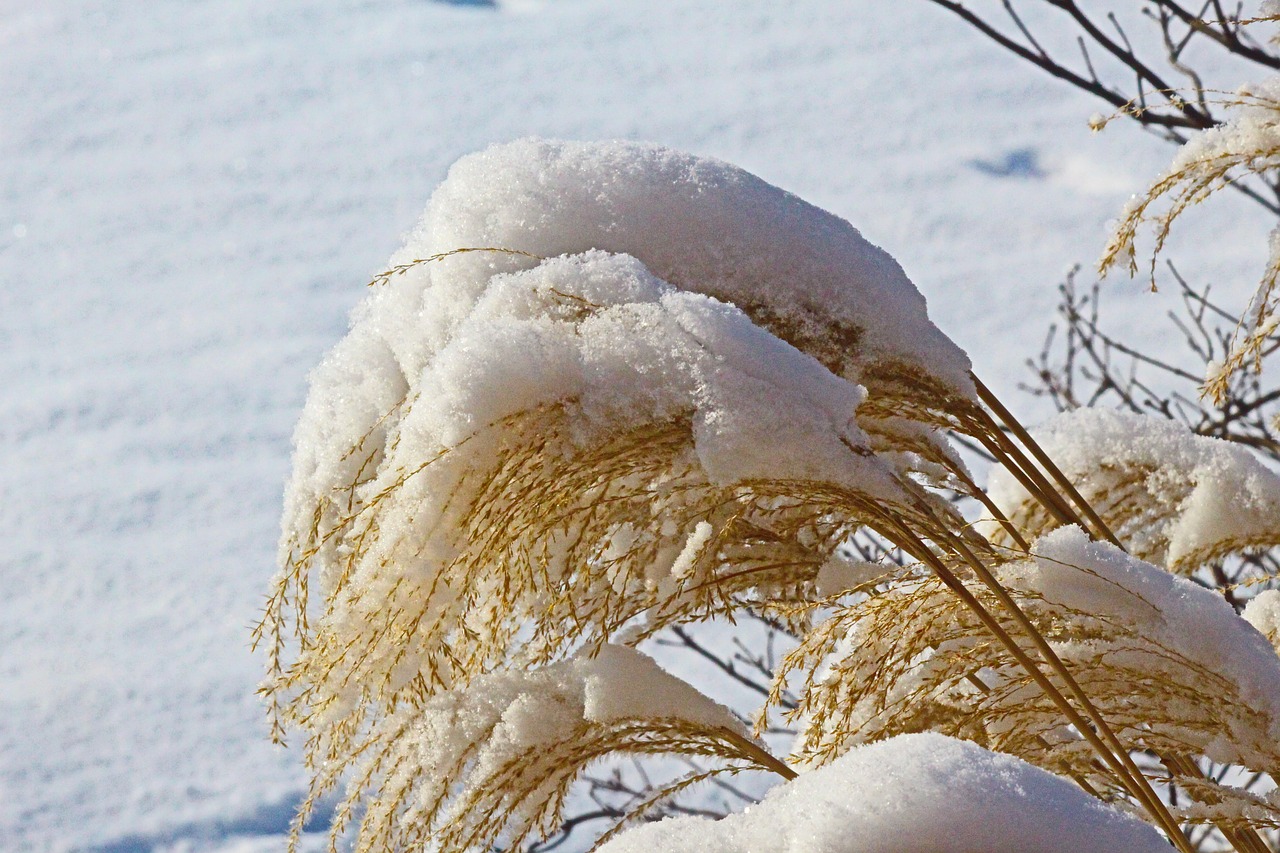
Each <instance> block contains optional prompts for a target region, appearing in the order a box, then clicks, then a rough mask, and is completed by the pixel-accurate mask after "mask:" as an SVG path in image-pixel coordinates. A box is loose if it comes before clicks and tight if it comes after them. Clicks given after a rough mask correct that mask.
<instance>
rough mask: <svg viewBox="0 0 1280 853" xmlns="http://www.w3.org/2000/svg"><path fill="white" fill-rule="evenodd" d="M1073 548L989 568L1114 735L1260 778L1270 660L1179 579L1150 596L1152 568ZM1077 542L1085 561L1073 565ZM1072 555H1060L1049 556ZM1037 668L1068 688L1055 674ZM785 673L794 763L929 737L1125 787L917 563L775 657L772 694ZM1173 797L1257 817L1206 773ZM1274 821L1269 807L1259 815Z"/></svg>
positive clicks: (1208, 599)
mask: <svg viewBox="0 0 1280 853" xmlns="http://www.w3.org/2000/svg"><path fill="white" fill-rule="evenodd" d="M1070 533H1071V531H1064V532H1063V534H1064V535H1065V534H1070ZM1072 536H1075V537H1077V538H1076V539H1075V541H1074V542H1071V541H1070V540H1071V539H1072ZM1082 543H1083V537H1082V536H1080V535H1079V533H1078V531H1076V532H1075V533H1074V534H1072V535H1071V536H1066V538H1065V539H1064V538H1063V536H1059V537H1058V541H1056V542H1054V543H1045V544H1043V545H1039V546H1037V548H1038V549H1039V551H1040V552H1041V553H1040V554H1039V556H1037V558H1036V559H1035V560H1033V561H1015V562H1009V563H1006V564H1004V565H1002V566H1000V567H999V568H998V570H997V574H998V577H999V579H1000V581H1001V583H1002V584H1003V585H1004V587H1005V588H1006V589H1007V590H1009V592H1010V593H1011V594H1012V595H1013V596H1014V597H1015V599H1016V600H1017V602H1018V605H1019V607H1020V608H1021V609H1022V610H1023V611H1024V612H1025V613H1026V614H1027V615H1028V616H1029V617H1030V618H1031V620H1032V621H1033V623H1034V624H1035V626H1036V630H1037V631H1038V632H1039V633H1040V635H1041V636H1043V637H1044V638H1046V639H1047V640H1048V641H1049V642H1050V643H1051V644H1052V646H1053V648H1054V649H1055V651H1056V652H1057V654H1058V656H1059V657H1060V659H1061V660H1062V661H1063V662H1064V664H1065V665H1066V666H1067V668H1068V669H1069V670H1070V672H1071V674H1072V676H1073V677H1074V678H1075V679H1076V681H1077V682H1078V683H1079V685H1080V686H1081V687H1082V688H1083V689H1084V690H1085V691H1086V692H1087V693H1088V695H1089V697H1090V699H1091V700H1092V702H1093V703H1094V704H1095V705H1096V707H1097V708H1098V710H1099V711H1100V712H1101V713H1102V715H1103V716H1104V717H1105V718H1106V719H1107V721H1108V723H1109V724H1110V725H1111V726H1112V727H1113V729H1114V730H1115V732H1116V734H1117V735H1118V736H1119V737H1120V738H1121V739H1122V740H1124V741H1125V742H1126V743H1129V744H1130V745H1131V746H1132V747H1134V748H1142V749H1147V750H1150V751H1152V752H1155V753H1156V754H1159V755H1210V756H1216V757H1217V758H1218V759H1219V760H1222V761H1227V762H1231V763H1235V764H1239V765H1242V766H1251V767H1253V768H1254V769H1258V770H1263V771H1267V772H1271V771H1273V770H1274V769H1275V768H1276V767H1277V764H1276V762H1277V760H1280V749H1277V747H1276V745H1275V742H1274V741H1271V740H1269V739H1268V738H1269V735H1266V734H1265V733H1266V732H1269V731H1272V730H1273V729H1274V728H1275V727H1276V725H1277V721H1278V720H1280V704H1278V703H1277V699H1278V698H1280V693H1276V690H1275V688H1276V687H1277V686H1280V666H1278V665H1277V664H1276V661H1275V656H1274V653H1272V652H1271V650H1270V649H1266V650H1265V652H1264V650H1262V649H1260V648H1258V647H1257V646H1258V644H1257V643H1256V640H1257V639H1259V638H1257V637H1256V636H1254V635H1251V634H1250V633H1249V632H1248V631H1247V629H1245V626H1243V625H1242V624H1240V620H1238V619H1236V618H1235V617H1234V614H1232V613H1230V608H1228V607H1227V606H1226V605H1225V603H1223V602H1221V601H1219V600H1217V599H1216V598H1215V597H1214V596H1213V595H1212V593H1209V592H1207V591H1204V590H1199V589H1198V588H1192V587H1191V586H1190V585H1189V584H1187V583H1186V582H1182V581H1179V582H1177V583H1178V584H1182V587H1181V588H1178V587H1177V584H1175V585H1174V586H1173V587H1170V588H1169V589H1170V592H1169V593H1164V594H1160V593H1159V589H1158V588H1159V581H1160V579H1161V577H1162V576H1163V577H1164V578H1168V576H1167V575H1163V573H1162V572H1160V570H1158V569H1156V568H1155V567H1149V566H1148V567H1145V568H1143V567H1141V566H1140V565H1139V564H1138V563H1137V561H1134V560H1132V558H1125V557H1123V555H1121V554H1120V553H1119V552H1117V551H1115V550H1114V549H1112V550H1111V552H1110V555H1109V556H1107V558H1106V559H1107V560H1108V561H1110V562H1109V563H1108V562H1105V561H1100V560H1099V559H1098V557H1099V554H1102V555H1105V554H1106V550H1105V546H1101V545H1096V544H1095V545H1092V546H1087V547H1085V549H1084V550H1083V551H1079V548H1080V546H1081V545H1082ZM1089 549H1094V550H1093V555H1094V559H1093V562H1092V563H1088V562H1085V561H1083V560H1081V559H1080V557H1081V556H1084V555H1087V554H1089V553H1090V550H1089ZM1097 549H1103V550H1102V551H1101V552H1099V551H1097ZM1072 552H1075V553H1074V556H1073V559H1074V560H1075V562H1067V561H1065V560H1062V559H1059V558H1057V557H1054V556H1053V555H1054V554H1059V555H1061V556H1065V555H1066V554H1071V553H1072ZM1120 568H1122V569H1123V570H1122V571H1120V570H1118V569H1120ZM957 571H958V572H959V571H962V568H961V567H957ZM1169 580H1172V579H1169ZM974 594H975V596H976V597H978V598H979V599H980V600H981V601H983V603H984V604H985V605H986V606H987V607H988V608H989V609H990V610H991V612H993V613H995V614H996V615H997V618H998V619H999V620H1000V622H1001V624H1002V625H1003V626H1004V628H1005V630H1006V631H1008V632H1009V633H1011V634H1014V635H1017V634H1018V632H1019V628H1018V626H1017V625H1016V624H1015V623H1014V621H1013V620H1012V619H1011V618H1010V617H1009V616H1008V614H1007V613H1006V612H1004V611H1002V609H1001V608H1000V607H999V606H998V605H997V603H996V602H995V601H994V599H993V596H992V595H991V594H990V593H988V592H986V591H984V590H982V589H980V588H979V589H976V590H975V593H974ZM1169 594H1175V595H1178V596H1188V597H1190V598H1192V599H1193V600H1194V601H1195V604H1194V606H1189V607H1186V608H1184V609H1183V611H1182V612H1181V613H1179V612H1178V611H1177V608H1172V607H1170V606H1169V604H1168V601H1166V600H1163V599H1164V598H1166V597H1167V596H1168V595H1169ZM1199 599H1203V600H1199ZM826 606H827V607H830V606H831V605H830V603H828V604H827V605H826ZM1211 625H1215V626H1216V627H1214V628H1211V627H1210V626H1211ZM1211 632H1213V633H1211ZM1206 635H1208V636H1211V637H1212V639H1206ZM1246 659H1247V660H1248V661H1249V662H1248V663H1244V661H1245V660H1246ZM1258 667H1261V669H1262V671H1261V672H1259V671H1258ZM1046 672H1047V674H1048V677H1049V679H1050V680H1052V681H1053V682H1054V683H1055V685H1057V687H1058V689H1059V690H1061V691H1062V692H1064V693H1066V692H1068V691H1069V688H1068V686H1067V685H1066V684H1064V683H1063V682H1062V681H1061V675H1060V674H1059V673H1058V672H1056V671H1053V670H1046ZM788 679H791V680H795V679H798V680H800V681H802V682H804V683H806V684H808V685H809V689H808V690H807V691H806V692H805V693H803V694H802V697H801V701H800V703H799V705H798V706H797V707H796V708H795V709H794V710H793V711H792V712H790V715H791V718H792V719H793V721H794V722H796V723H798V724H799V725H800V726H801V737H800V742H799V746H798V748H797V752H796V758H797V760H798V761H800V762H801V763H807V764H825V763H827V762H829V761H831V760H833V759H834V758H836V757H838V756H839V755H841V754H843V753H844V752H845V751H846V750H847V749H849V748H850V747H851V746H852V745H853V744H857V743H864V742H870V741H875V740H880V739H883V738H885V737H890V736H893V735H896V734H901V733H908V732H916V731H940V732H943V733H946V734H950V735H953V736H956V737H961V738H965V739H968V740H973V741H975V742H977V743H980V744H982V745H984V746H987V747H989V748H992V749H995V750H998V751H1001V752H1008V753H1011V754H1015V755H1018V756H1020V757H1022V758H1024V759H1025V760H1028V761H1031V762H1032V763H1036V764H1039V765H1040V766H1042V767H1045V768H1046V769H1049V770H1052V771H1053V772H1056V773H1059V774H1060V775H1064V776H1067V777H1069V778H1074V779H1077V780H1079V781H1081V782H1082V783H1084V784H1086V785H1088V787H1089V788H1091V789H1093V790H1096V791H1099V792H1107V793H1109V795H1110V796H1115V795H1117V794H1119V793H1120V792H1122V791H1124V790H1125V789H1126V787H1127V786H1126V784H1125V783H1124V782H1123V780H1121V779H1119V778H1117V775H1116V773H1115V772H1114V771H1112V770H1110V769H1109V768H1108V767H1106V766H1105V765H1102V764H1100V763H1099V761H1098V756H1097V754H1096V752H1095V750H1093V749H1092V748H1090V747H1089V746H1088V745H1087V744H1086V743H1085V742H1084V741H1083V740H1082V738H1081V735H1080V731H1079V729H1075V728H1072V727H1069V726H1065V725H1064V724H1063V717H1062V714H1061V711H1060V709H1059V707H1058V706H1057V704H1056V703H1055V702H1054V701H1052V699H1051V698H1050V696H1049V695H1048V694H1047V693H1046V692H1045V691H1043V690H1041V689H1040V688H1039V687H1038V686H1037V685H1036V684H1034V683H1033V682H1032V680H1031V679H1030V678H1029V677H1028V674H1027V672H1026V671H1025V669H1023V668H1022V667H1019V666H1017V665H1015V664H1014V663H1013V662H1012V661H1011V660H1010V657H1009V656H1008V654H1007V652H1006V650H1004V649H1003V648H1001V647H1000V645H999V644H998V643H996V642H994V641H993V638H992V637H991V633H990V631H989V630H987V628H986V626H985V625H984V624H983V623H982V622H981V621H980V620H979V619H977V618H976V617H975V614H974V613H973V611H972V610H971V609H970V608H968V607H965V606H964V604H963V603H962V602H961V600H960V599H959V598H957V597H956V596H955V595H954V594H953V592H952V591H951V590H950V589H948V588H947V586H946V585H945V584H944V583H942V582H941V581H940V580H939V579H938V578H936V577H930V576H927V575H922V574H921V573H920V572H919V570H915V571H912V572H909V573H904V574H903V575H901V576H899V577H897V578H894V579H892V580H891V581H890V582H888V583H886V584H883V585H881V586H880V588H878V589H876V590H873V591H871V592H870V593H869V594H867V597H866V598H865V599H863V600H856V599H855V600H853V601H851V602H850V603H848V604H846V605H843V606H836V607H835V608H834V612H833V613H832V615H831V616H830V617H829V618H828V619H827V620H826V621H823V622H820V623H819V624H818V625H817V626H816V627H815V628H814V630H813V631H812V632H811V633H810V634H809V635H808V636H806V637H805V638H804V639H803V640H802V641H801V643H800V645H799V646H798V647H797V649H796V650H795V651H793V652H792V653H791V654H790V655H789V656H788V658H787V659H786V661H785V665H784V670H783V672H782V673H781V674H780V677H779V680H778V682H777V684H778V686H779V688H780V686H781V685H782V684H784V683H786V682H787V680H788ZM1258 682H1263V683H1268V684H1270V685H1271V690H1272V692H1271V693H1270V694H1268V695H1269V698H1265V699H1264V698H1262V697H1260V696H1259V695H1258V694H1257V692H1256V690H1255V688H1254V685H1255V684H1256V683H1258ZM1183 770H1184V771H1185V768H1183ZM1184 775H1185V773H1184ZM1180 784H1181V783H1180ZM1184 794H1190V795H1192V796H1196V797H1200V796H1203V797H1204V798H1205V799H1200V800H1198V802H1199V803H1200V805H1201V806H1204V807H1205V809H1202V810H1201V811H1200V812H1198V814H1200V815H1201V817H1205V816H1206V815H1208V814H1209V811H1208V810H1206V809H1207V808H1208V807H1209V806H1214V807H1217V806H1219V805H1222V804H1223V803H1227V802H1231V803H1235V804H1237V805H1240V804H1247V805H1248V806H1249V808H1250V809H1251V810H1252V812H1251V813H1256V812H1257V809H1258V808H1259V806H1258V803H1257V801H1256V798H1255V797H1254V796H1253V795H1252V794H1249V793H1248V792H1245V791H1242V790H1239V789H1235V788H1231V787H1230V786H1224V785H1218V784H1216V783H1213V784H1211V783H1209V782H1207V781H1205V780H1199V781H1197V782H1195V784H1194V785H1190V787H1189V788H1188V790H1187V791H1184ZM1223 808H1225V806H1224V807H1223ZM1275 817H1276V812H1275V810H1274V809H1271V810H1269V811H1268V812H1267V813H1266V815H1265V820H1266V821H1272V820H1274V818H1275ZM1206 819H1207V818H1206ZM1261 825H1268V824H1267V823H1265V822H1264V823H1263V824H1261Z"/></svg>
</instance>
